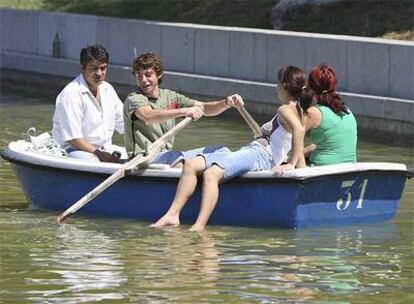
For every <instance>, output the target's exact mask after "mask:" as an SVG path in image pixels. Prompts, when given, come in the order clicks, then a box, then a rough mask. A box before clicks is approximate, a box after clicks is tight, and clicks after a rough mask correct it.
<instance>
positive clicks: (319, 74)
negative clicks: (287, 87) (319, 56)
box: [308, 64, 349, 114]
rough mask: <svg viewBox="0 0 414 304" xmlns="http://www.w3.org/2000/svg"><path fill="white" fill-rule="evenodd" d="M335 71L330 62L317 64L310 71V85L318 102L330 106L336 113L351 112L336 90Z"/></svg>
mask: <svg viewBox="0 0 414 304" xmlns="http://www.w3.org/2000/svg"><path fill="white" fill-rule="evenodd" d="M337 82H338V80H337V78H336V74H335V71H334V69H333V67H332V66H331V65H330V64H321V65H319V66H315V67H313V68H312V70H311V71H310V73H309V77H308V85H309V87H310V88H311V89H312V91H314V93H315V97H316V100H317V101H318V104H321V105H324V106H327V107H329V108H330V109H331V110H332V111H334V112H335V113H336V114H340V113H349V112H348V109H347V107H346V106H345V105H344V103H343V101H342V100H341V97H340V96H339V95H338V93H337V92H336V84H337Z"/></svg>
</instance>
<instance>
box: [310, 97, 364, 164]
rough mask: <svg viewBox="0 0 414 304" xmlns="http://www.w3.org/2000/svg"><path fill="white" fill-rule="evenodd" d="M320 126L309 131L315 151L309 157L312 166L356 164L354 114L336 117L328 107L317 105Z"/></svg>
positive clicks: (355, 124) (355, 125)
mask: <svg viewBox="0 0 414 304" xmlns="http://www.w3.org/2000/svg"><path fill="white" fill-rule="evenodd" d="M317 107H318V109H319V110H320V111H321V113H322V121H321V124H320V125H319V126H318V127H317V128H312V129H311V133H310V136H311V141H312V143H314V144H315V145H316V149H315V151H314V152H312V154H311V156H310V159H309V160H310V163H311V165H312V166H322V165H330V164H338V163H354V162H356V146H357V122H356V120H355V116H354V114H352V112H351V110H349V109H348V111H349V114H343V115H337V114H335V113H334V112H333V111H332V110H331V109H330V108H329V107H326V106H322V105H317Z"/></svg>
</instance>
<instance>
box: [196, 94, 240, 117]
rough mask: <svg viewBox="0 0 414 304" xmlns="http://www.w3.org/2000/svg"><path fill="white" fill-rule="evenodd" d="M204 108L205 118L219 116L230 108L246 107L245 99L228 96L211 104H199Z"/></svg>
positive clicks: (234, 95)
mask: <svg viewBox="0 0 414 304" xmlns="http://www.w3.org/2000/svg"><path fill="white" fill-rule="evenodd" d="M199 103H200V104H202V105H203V107H204V115H205V116H217V115H219V114H221V113H223V112H224V111H225V110H227V109H229V108H230V107H234V108H240V107H242V106H244V101H243V98H242V97H241V96H240V95H238V94H233V95H230V96H227V97H226V98H224V99H221V100H217V101H209V102H199Z"/></svg>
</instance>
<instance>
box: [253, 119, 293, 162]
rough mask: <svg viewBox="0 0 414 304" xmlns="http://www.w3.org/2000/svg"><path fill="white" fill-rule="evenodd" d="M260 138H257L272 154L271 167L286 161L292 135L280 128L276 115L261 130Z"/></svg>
mask: <svg viewBox="0 0 414 304" xmlns="http://www.w3.org/2000/svg"><path fill="white" fill-rule="evenodd" d="M260 130H261V132H262V136H261V137H259V138H257V139H256V141H257V142H259V143H260V144H261V145H262V146H263V147H264V148H265V149H266V150H268V152H269V153H271V154H272V159H273V165H275V166H276V165H280V164H281V163H283V162H286V161H287V159H288V153H289V151H290V149H291V148H292V134H291V133H290V132H288V131H286V129H285V128H284V127H283V126H282V124H281V123H280V122H279V117H278V115H276V116H275V117H273V118H272V120H270V121H268V122H267V123H265V124H264V125H263V126H262V127H261V128H260Z"/></svg>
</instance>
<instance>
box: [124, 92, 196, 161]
mask: <svg viewBox="0 0 414 304" xmlns="http://www.w3.org/2000/svg"><path fill="white" fill-rule="evenodd" d="M195 103H196V101H195V100H193V99H190V98H188V97H186V96H184V95H181V94H178V93H177V92H174V91H171V90H164V89H159V96H158V98H157V99H152V98H148V97H147V96H145V95H143V94H142V93H139V92H135V93H132V94H129V95H128V96H127V98H126V99H125V102H124V125H125V131H124V142H125V148H126V150H127V152H128V155H129V156H130V157H131V156H135V155H137V154H144V153H145V152H146V149H147V148H148V146H149V145H150V144H152V143H153V142H154V141H156V140H157V139H158V138H160V137H161V136H162V135H164V134H165V133H166V132H167V131H168V130H170V129H171V128H172V127H173V126H174V125H175V119H169V120H167V121H165V122H163V123H153V124H146V123H145V122H143V121H142V120H140V119H139V118H137V117H136V116H135V115H134V112H135V110H137V109H138V108H140V107H142V106H150V107H151V108H152V109H154V110H156V109H178V108H185V107H192V106H194V105H195ZM173 143H174V137H172V138H171V139H169V140H168V142H167V145H166V146H165V147H164V148H163V149H161V151H163V150H171V149H172V146H173Z"/></svg>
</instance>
